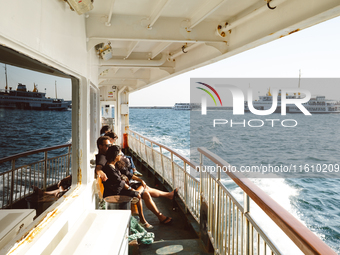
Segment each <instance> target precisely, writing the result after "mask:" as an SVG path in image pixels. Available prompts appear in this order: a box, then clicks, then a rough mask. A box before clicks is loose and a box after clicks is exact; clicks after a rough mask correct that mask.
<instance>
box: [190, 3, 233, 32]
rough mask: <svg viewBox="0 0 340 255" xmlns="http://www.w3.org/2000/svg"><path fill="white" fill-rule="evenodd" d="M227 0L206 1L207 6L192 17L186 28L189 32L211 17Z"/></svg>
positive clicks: (199, 9) (202, 6)
mask: <svg viewBox="0 0 340 255" xmlns="http://www.w3.org/2000/svg"><path fill="white" fill-rule="evenodd" d="M226 1H227V0H211V1H206V2H205V4H203V5H201V6H199V8H198V9H197V10H196V11H195V12H194V14H193V15H192V16H191V17H190V21H189V22H190V24H189V25H188V27H187V28H186V30H187V31H191V30H192V29H193V28H194V27H195V26H197V25H198V24H199V23H201V22H202V21H203V20H204V19H205V18H207V17H208V16H209V15H211V14H212V13H213V12H214V11H216V10H217V9H218V8H220V7H221V5H222V4H224V3H225V2H226Z"/></svg>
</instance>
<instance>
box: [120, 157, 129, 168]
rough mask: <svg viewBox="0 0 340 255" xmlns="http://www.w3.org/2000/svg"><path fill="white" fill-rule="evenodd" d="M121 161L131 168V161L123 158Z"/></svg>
mask: <svg viewBox="0 0 340 255" xmlns="http://www.w3.org/2000/svg"><path fill="white" fill-rule="evenodd" d="M120 161H122V162H123V163H124V164H125V166H126V167H127V168H128V169H129V168H130V167H131V163H130V160H129V159H128V158H126V157H122V158H121V159H120Z"/></svg>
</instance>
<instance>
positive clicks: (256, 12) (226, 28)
mask: <svg viewBox="0 0 340 255" xmlns="http://www.w3.org/2000/svg"><path fill="white" fill-rule="evenodd" d="M284 1H286V0H272V1H269V2H268V3H267V4H263V6H262V7H260V8H257V9H255V10H253V11H251V12H250V13H248V14H247V15H245V16H243V17H242V18H239V19H237V20H235V21H233V22H231V23H230V24H229V22H225V23H224V24H220V25H219V26H218V28H217V31H218V34H219V35H220V36H222V37H224V36H223V33H224V34H225V33H226V32H227V31H229V30H231V29H233V28H234V27H237V26H239V25H242V24H243V23H245V22H247V21H249V20H251V19H253V18H255V17H256V16H258V15H260V14H262V13H264V12H270V11H274V9H275V8H276V7H277V6H278V5H280V4H282V3H283V2H284ZM269 4H270V5H269ZM271 6H274V7H275V8H274V7H271ZM271 8H273V9H271Z"/></svg>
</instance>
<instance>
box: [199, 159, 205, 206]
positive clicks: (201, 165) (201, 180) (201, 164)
mask: <svg viewBox="0 0 340 255" xmlns="http://www.w3.org/2000/svg"><path fill="white" fill-rule="evenodd" d="M202 169H203V155H202V153H200V168H199V171H200V194H201V202H202V198H203V193H202V192H203V187H202V186H203V185H204V184H203V179H202Z"/></svg>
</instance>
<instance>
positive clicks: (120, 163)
mask: <svg viewBox="0 0 340 255" xmlns="http://www.w3.org/2000/svg"><path fill="white" fill-rule="evenodd" d="M115 167H116V169H118V170H119V171H123V170H124V171H126V170H129V169H128V168H127V166H126V164H125V163H124V162H123V161H122V160H119V161H117V162H116V164H115Z"/></svg>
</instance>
